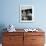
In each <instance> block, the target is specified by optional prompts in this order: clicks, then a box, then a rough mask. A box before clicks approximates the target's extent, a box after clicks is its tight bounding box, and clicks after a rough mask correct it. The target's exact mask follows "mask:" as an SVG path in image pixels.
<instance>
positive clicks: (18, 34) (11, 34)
mask: <svg viewBox="0 0 46 46" xmlns="http://www.w3.org/2000/svg"><path fill="white" fill-rule="evenodd" d="M3 35H5V36H23V32H4V33H3Z"/></svg>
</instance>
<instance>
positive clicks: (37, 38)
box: [32, 36, 44, 44]
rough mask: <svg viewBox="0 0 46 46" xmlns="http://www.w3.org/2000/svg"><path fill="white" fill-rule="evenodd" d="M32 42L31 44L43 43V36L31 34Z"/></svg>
mask: <svg viewBox="0 0 46 46" xmlns="http://www.w3.org/2000/svg"><path fill="white" fill-rule="evenodd" d="M32 43H33V44H43V43H44V36H32Z"/></svg>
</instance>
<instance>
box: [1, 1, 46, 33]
mask: <svg viewBox="0 0 46 46" xmlns="http://www.w3.org/2000/svg"><path fill="white" fill-rule="evenodd" d="M22 4H26V5H28V4H29V5H33V6H34V15H35V22H31V23H20V21H19V17H20V15H19V12H20V11H19V6H20V5H22ZM9 24H13V25H14V26H15V27H16V28H29V27H30V28H31V27H32V28H36V27H40V28H42V29H44V31H45V32H46V0H0V31H1V29H2V28H4V27H6V26H8V25H9ZM39 25H40V26H39Z"/></svg>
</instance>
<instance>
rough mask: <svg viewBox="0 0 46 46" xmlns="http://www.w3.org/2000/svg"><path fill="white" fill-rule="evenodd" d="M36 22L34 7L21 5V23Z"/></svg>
mask: <svg viewBox="0 0 46 46" xmlns="http://www.w3.org/2000/svg"><path fill="white" fill-rule="evenodd" d="M33 21H34V7H33V6H32V5H20V22H33Z"/></svg>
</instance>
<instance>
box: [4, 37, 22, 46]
mask: <svg viewBox="0 0 46 46" xmlns="http://www.w3.org/2000/svg"><path fill="white" fill-rule="evenodd" d="M6 45H8V46H23V36H4V37H3V46H6Z"/></svg>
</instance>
